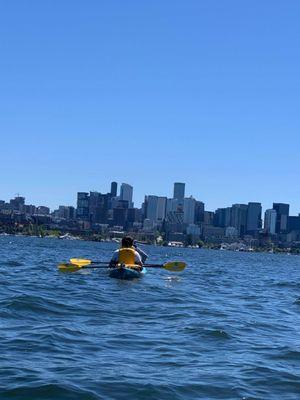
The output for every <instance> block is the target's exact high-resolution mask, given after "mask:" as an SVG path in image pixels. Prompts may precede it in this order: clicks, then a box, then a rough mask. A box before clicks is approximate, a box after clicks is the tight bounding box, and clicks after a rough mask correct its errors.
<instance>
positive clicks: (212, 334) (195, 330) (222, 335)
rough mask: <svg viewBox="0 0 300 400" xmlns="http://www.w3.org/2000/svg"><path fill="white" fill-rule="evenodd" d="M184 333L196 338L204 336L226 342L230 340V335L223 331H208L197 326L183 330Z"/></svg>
mask: <svg viewBox="0 0 300 400" xmlns="http://www.w3.org/2000/svg"><path fill="white" fill-rule="evenodd" d="M184 332H185V333H189V334H196V335H197V336H202V337H203V336H205V337H206V338H211V339H220V340H227V339H231V335H230V334H229V333H227V332H226V331H225V330H224V329H218V328H217V329H208V328H204V329H203V328H202V327H197V326H187V327H185V328H184Z"/></svg>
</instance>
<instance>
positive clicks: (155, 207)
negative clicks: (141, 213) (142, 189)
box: [146, 196, 167, 223]
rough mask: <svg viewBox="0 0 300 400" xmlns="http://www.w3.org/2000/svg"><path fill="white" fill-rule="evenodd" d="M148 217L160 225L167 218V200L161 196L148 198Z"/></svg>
mask: <svg viewBox="0 0 300 400" xmlns="http://www.w3.org/2000/svg"><path fill="white" fill-rule="evenodd" d="M146 203H147V215H146V218H147V219H149V220H151V221H153V222H155V223H160V222H163V220H164V219H165V217H166V205H167V198H166V197H160V196H146Z"/></svg>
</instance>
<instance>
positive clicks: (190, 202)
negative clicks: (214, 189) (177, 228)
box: [183, 197, 196, 224]
mask: <svg viewBox="0 0 300 400" xmlns="http://www.w3.org/2000/svg"><path fill="white" fill-rule="evenodd" d="M195 207H196V200H195V199H194V198H193V197H189V198H185V199H184V202H183V222H184V223H185V224H194V223H195Z"/></svg>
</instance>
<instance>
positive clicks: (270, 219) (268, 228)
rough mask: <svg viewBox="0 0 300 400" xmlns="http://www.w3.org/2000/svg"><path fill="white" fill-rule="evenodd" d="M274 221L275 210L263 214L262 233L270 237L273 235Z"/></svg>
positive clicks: (275, 217)
mask: <svg viewBox="0 0 300 400" xmlns="http://www.w3.org/2000/svg"><path fill="white" fill-rule="evenodd" d="M276 219H277V212H276V210H273V209H269V210H266V212H265V220H264V231H265V232H266V233H268V234H270V235H275V233H276Z"/></svg>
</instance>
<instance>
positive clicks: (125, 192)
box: [120, 183, 133, 208]
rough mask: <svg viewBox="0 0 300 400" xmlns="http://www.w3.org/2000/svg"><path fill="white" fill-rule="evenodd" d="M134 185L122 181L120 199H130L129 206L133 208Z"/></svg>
mask: <svg viewBox="0 0 300 400" xmlns="http://www.w3.org/2000/svg"><path fill="white" fill-rule="evenodd" d="M132 196H133V187H132V186H131V185H128V183H122V185H121V190H120V200H125V201H128V205H129V208H133V202H132Z"/></svg>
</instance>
